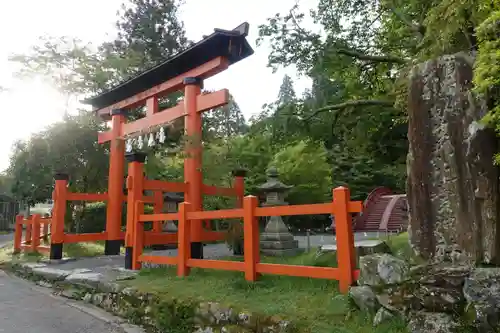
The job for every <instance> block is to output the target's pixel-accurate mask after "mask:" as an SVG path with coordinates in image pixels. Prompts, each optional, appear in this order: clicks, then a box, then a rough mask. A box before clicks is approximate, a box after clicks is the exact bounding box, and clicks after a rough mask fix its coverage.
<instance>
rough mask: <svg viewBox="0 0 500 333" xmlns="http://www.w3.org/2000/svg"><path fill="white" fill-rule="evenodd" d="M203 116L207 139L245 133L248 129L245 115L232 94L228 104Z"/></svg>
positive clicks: (204, 137)
mask: <svg viewBox="0 0 500 333" xmlns="http://www.w3.org/2000/svg"><path fill="white" fill-rule="evenodd" d="M202 117H203V140H205V141H210V140H213V139H221V138H228V137H231V136H235V135H240V134H244V133H245V132H246V131H247V130H248V126H247V124H246V122H245V117H244V116H243V113H242V112H241V109H240V107H239V105H238V103H236V101H235V100H234V97H233V96H232V95H231V96H230V98H229V103H228V104H227V105H226V106H224V107H222V108H218V109H215V110H211V111H209V112H205V113H204V114H203V116H202Z"/></svg>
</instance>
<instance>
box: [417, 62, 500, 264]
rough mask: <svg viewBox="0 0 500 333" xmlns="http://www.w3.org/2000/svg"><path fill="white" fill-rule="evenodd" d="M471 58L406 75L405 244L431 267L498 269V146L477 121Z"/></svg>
mask: <svg viewBox="0 0 500 333" xmlns="http://www.w3.org/2000/svg"><path fill="white" fill-rule="evenodd" d="M472 70H473V58H472V57H471V56H469V55H467V54H465V53H458V54H455V55H451V56H443V57H440V58H438V59H437V60H430V61H427V62H425V63H423V64H420V65H418V66H416V67H415V68H414V69H413V72H412V75H411V79H410V87H409V100H408V116H409V126H408V139H409V152H408V160H407V168H408V184H407V185H408V186H407V188H408V190H407V194H408V205H409V234H410V242H411V245H412V247H413V249H414V250H415V251H416V253H417V254H418V255H420V256H422V257H423V258H425V259H433V260H436V261H443V260H451V261H457V260H460V261H471V262H485V263H496V264H498V263H500V256H499V249H500V246H498V245H497V244H500V239H499V228H498V223H499V220H500V219H499V211H500V202H499V197H500V196H499V172H498V168H497V167H496V166H494V165H493V163H492V160H493V155H494V153H495V152H496V151H497V146H498V140H497V138H496V137H495V133H494V132H493V131H492V130H490V129H488V128H485V127H484V126H483V125H481V123H480V119H481V118H482V117H483V116H484V115H485V113H486V112H487V107H486V103H485V102H484V101H483V100H478V99H477V98H475V96H473V94H472V92H471V90H472Z"/></svg>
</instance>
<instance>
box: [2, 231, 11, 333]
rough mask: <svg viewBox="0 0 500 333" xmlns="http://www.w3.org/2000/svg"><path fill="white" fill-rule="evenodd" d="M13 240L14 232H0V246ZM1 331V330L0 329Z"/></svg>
mask: <svg viewBox="0 0 500 333" xmlns="http://www.w3.org/2000/svg"><path fill="white" fill-rule="evenodd" d="M13 240H14V234H13V233H11V234H0V247H2V246H3V245H5V244H8V243H9V242H12V241H13ZM0 332H1V331H0Z"/></svg>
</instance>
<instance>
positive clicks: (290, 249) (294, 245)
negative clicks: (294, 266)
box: [259, 168, 299, 256]
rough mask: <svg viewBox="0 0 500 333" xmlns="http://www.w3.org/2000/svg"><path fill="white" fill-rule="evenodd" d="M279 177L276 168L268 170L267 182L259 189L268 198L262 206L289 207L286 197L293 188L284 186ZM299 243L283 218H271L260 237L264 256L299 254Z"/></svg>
mask: <svg viewBox="0 0 500 333" xmlns="http://www.w3.org/2000/svg"><path fill="white" fill-rule="evenodd" d="M278 176H279V174H278V170H277V169H276V168H269V169H268V170H267V182H266V183H264V184H262V185H261V186H260V187H259V190H260V191H261V193H263V194H264V195H265V198H266V201H265V202H264V203H263V204H262V206H263V207H270V206H284V205H288V203H287V202H285V197H286V194H287V193H288V191H289V190H290V189H291V188H292V187H293V186H288V185H285V184H283V183H282V182H280V181H279V179H278ZM298 243H299V242H298V241H297V240H295V239H294V238H293V235H292V233H291V232H290V231H289V230H288V228H287V226H286V225H285V223H284V222H283V219H282V218H281V216H271V217H270V218H269V220H268V221H267V224H266V228H265V229H264V232H263V233H262V235H261V236H260V250H261V252H262V253H263V254H265V255H270V256H286V255H295V254H297V253H298V252H299V244H298Z"/></svg>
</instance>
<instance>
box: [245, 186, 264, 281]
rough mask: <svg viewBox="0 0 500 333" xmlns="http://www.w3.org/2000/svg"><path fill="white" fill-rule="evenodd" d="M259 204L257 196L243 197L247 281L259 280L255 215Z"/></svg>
mask: <svg viewBox="0 0 500 333" xmlns="http://www.w3.org/2000/svg"><path fill="white" fill-rule="evenodd" d="M257 205H258V201H257V197H254V196H252V195H250V196H247V197H245V198H244V199H243V230H244V233H243V235H244V236H243V240H244V256H245V279H246V280H247V281H256V280H257V276H258V274H257V270H256V266H257V263H258V262H259V261H260V251H259V250H260V249H259V225H258V223H257V218H256V217H255V208H257Z"/></svg>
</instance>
